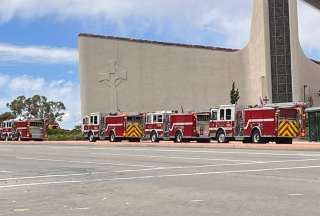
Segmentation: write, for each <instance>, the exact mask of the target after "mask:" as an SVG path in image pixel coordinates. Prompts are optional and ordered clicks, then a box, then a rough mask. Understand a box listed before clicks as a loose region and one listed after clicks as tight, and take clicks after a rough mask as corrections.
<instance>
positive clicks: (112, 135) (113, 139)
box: [110, 131, 117, 142]
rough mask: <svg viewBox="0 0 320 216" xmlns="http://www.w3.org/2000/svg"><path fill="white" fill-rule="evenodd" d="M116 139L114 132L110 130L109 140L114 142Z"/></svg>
mask: <svg viewBox="0 0 320 216" xmlns="http://www.w3.org/2000/svg"><path fill="white" fill-rule="evenodd" d="M116 141H117V138H116V135H115V134H114V132H113V131H112V132H111V133H110V142H116Z"/></svg>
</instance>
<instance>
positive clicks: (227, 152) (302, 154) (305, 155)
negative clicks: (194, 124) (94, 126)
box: [90, 147, 320, 157]
mask: <svg viewBox="0 0 320 216" xmlns="http://www.w3.org/2000/svg"><path fill="white" fill-rule="evenodd" d="M90 149H95V150H96V149H99V150H101V148H90ZM103 149H105V150H110V149H111V150H117V151H153V152H183V153H214V154H245V155H271V156H303V157H320V154H304V153H297V152H294V151H293V152H292V154H288V153H271V152H251V151H243V150H239V151H216V150H211V149H208V150H183V149H156V148H132V149H131V148H122V147H119V148H113V147H106V148H103ZM259 151H263V150H259Z"/></svg>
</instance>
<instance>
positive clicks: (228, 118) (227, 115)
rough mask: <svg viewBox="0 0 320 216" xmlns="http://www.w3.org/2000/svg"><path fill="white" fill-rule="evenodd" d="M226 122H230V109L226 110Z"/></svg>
mask: <svg viewBox="0 0 320 216" xmlns="http://www.w3.org/2000/svg"><path fill="white" fill-rule="evenodd" d="M226 120H231V109H227V110H226Z"/></svg>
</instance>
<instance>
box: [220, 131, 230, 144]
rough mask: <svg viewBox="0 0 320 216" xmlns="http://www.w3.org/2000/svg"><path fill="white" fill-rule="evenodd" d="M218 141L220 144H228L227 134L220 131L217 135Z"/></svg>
mask: <svg viewBox="0 0 320 216" xmlns="http://www.w3.org/2000/svg"><path fill="white" fill-rule="evenodd" d="M217 140H218V143H228V141H229V140H228V139H227V137H226V134H225V133H224V132H223V131H222V130H220V131H219V132H218V134H217Z"/></svg>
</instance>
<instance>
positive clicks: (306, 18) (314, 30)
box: [299, 0, 320, 55]
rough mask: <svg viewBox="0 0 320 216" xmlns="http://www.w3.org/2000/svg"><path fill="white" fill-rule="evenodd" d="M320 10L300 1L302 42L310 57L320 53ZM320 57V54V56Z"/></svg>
mask: <svg viewBox="0 0 320 216" xmlns="http://www.w3.org/2000/svg"><path fill="white" fill-rule="evenodd" d="M319 22H320V10H318V9H315V8H313V7H312V6H310V5H308V4H306V3H305V2H303V1H301V0H300V1H299V29H300V34H299V35H300V41H301V44H302V46H303V48H304V50H305V51H306V53H307V54H308V55H310V54H312V52H320V43H319V38H320V28H319V27H318V26H319ZM319 55H320V54H319Z"/></svg>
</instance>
